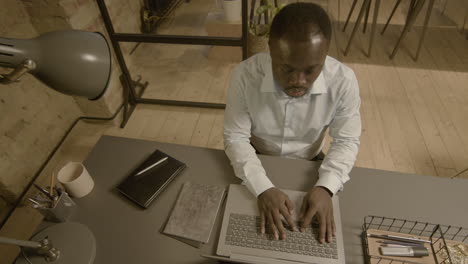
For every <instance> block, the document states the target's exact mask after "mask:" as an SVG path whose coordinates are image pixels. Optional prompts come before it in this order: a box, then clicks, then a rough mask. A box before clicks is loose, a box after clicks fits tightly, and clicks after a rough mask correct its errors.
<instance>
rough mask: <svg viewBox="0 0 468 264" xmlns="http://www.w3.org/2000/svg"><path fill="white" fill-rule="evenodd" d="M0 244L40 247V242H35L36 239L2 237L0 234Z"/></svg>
mask: <svg viewBox="0 0 468 264" xmlns="http://www.w3.org/2000/svg"><path fill="white" fill-rule="evenodd" d="M0 244H8V245H15V246H20V247H27V248H40V247H41V243H39V242H36V241H27V240H19V239H14V238H8V237H2V236H0Z"/></svg>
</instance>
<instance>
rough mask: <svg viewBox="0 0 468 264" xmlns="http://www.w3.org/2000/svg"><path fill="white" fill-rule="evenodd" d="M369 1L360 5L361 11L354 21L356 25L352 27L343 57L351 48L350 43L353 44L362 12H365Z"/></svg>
mask: <svg viewBox="0 0 468 264" xmlns="http://www.w3.org/2000/svg"><path fill="white" fill-rule="evenodd" d="M369 2H370V0H364V2H363V3H362V7H361V11H359V15H358V18H357V20H356V24H355V25H354V28H353V32H352V33H351V36H350V37H349V41H348V45H347V46H346V49H345V52H344V55H345V56H346V55H348V51H349V48H350V47H351V42H353V38H354V35H355V34H356V31H357V29H358V27H359V24H360V23H361V20H362V17H363V16H364V12H365V11H366V6H367V5H368V4H369Z"/></svg>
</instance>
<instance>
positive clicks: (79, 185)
mask: <svg viewBox="0 0 468 264" xmlns="http://www.w3.org/2000/svg"><path fill="white" fill-rule="evenodd" d="M57 180H58V181H59V182H60V183H61V184H62V185H63V186H64V187H65V189H66V190H67V192H68V193H69V194H70V195H71V196H73V197H75V198H81V197H83V196H86V195H87V194H89V193H90V192H91V191H92V190H93V187H94V181H93V178H91V176H90V175H89V172H88V170H86V168H85V166H84V165H83V164H82V163H81V162H69V163H67V164H66V165H65V166H64V167H63V168H61V169H60V171H59V172H58V175H57Z"/></svg>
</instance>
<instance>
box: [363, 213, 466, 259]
mask: <svg viewBox="0 0 468 264" xmlns="http://www.w3.org/2000/svg"><path fill="white" fill-rule="evenodd" d="M362 229H363V243H364V254H365V257H366V263H368V264H370V263H371V260H372V259H374V260H376V263H392V264H400V263H407V264H410V263H415V262H409V261H400V260H395V259H393V258H389V257H383V256H375V255H371V254H370V252H369V241H368V238H367V231H368V230H369V229H377V230H385V231H391V232H398V233H402V234H408V235H417V236H426V237H429V238H430V241H431V249H432V252H433V257H434V263H436V264H454V263H453V262H452V259H451V256H450V252H449V250H448V248H447V243H446V239H447V240H452V241H459V242H462V243H464V242H466V241H468V228H463V227H456V226H446V225H439V224H431V223H427V222H418V221H411V220H406V219H398V218H389V217H382V216H366V217H365V218H364V224H363V225H362ZM441 253H442V254H441ZM441 255H445V256H446V257H445V258H442V257H441ZM384 260H387V261H384Z"/></svg>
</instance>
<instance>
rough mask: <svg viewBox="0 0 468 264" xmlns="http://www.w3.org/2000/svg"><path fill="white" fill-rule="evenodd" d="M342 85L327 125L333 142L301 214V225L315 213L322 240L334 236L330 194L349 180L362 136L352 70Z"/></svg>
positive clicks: (329, 239) (357, 95)
mask: <svg viewBox="0 0 468 264" xmlns="http://www.w3.org/2000/svg"><path fill="white" fill-rule="evenodd" d="M341 85H343V87H342V88H343V90H344V92H343V94H342V96H341V98H340V101H339V104H338V107H337V110H336V113H335V117H334V119H333V121H332V122H331V124H330V126H329V132H330V136H331V137H332V138H333V142H332V143H331V146H330V149H329V151H328V153H327V155H326V157H325V159H324V161H323V162H322V165H321V166H320V168H319V180H318V181H317V183H316V184H315V187H314V188H312V189H311V190H310V191H309V192H308V193H307V195H306V196H305V197H304V201H303V205H302V208H301V214H300V215H301V216H300V217H301V219H302V225H301V228H305V227H307V226H308V225H310V222H311V221H312V218H313V217H314V215H317V219H318V221H319V223H320V233H319V240H320V242H322V243H323V242H324V240H325V237H326V238H327V241H328V242H331V241H332V236H334V235H335V232H336V229H335V222H334V218H333V204H332V202H331V197H332V196H333V195H335V194H336V193H337V192H338V191H339V190H341V189H343V184H344V183H345V182H347V181H348V180H349V175H348V174H349V172H350V171H351V169H352V168H353V166H354V162H355V161H356V156H357V153H358V148H359V137H360V135H361V117H360V114H359V106H360V104H361V100H360V98H359V86H358V83H357V80H356V76H355V75H354V73H352V72H349V74H348V75H347V76H345V78H344V79H343V81H342V83H341Z"/></svg>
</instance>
